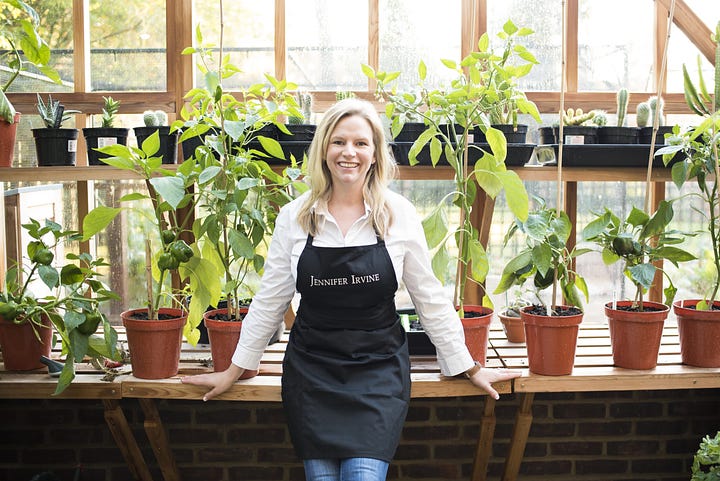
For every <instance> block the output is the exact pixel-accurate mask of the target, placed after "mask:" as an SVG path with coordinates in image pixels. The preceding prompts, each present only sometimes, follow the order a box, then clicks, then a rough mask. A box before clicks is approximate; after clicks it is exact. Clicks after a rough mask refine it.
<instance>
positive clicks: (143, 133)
mask: <svg viewBox="0 0 720 481" xmlns="http://www.w3.org/2000/svg"><path fill="white" fill-rule="evenodd" d="M133 130H134V131H135V137H137V145H138V147H142V143H143V142H144V141H145V139H147V138H148V137H150V135H152V134H153V133H154V132H155V131H158V132H159V135H160V149H159V150H158V151H157V153H156V154H155V156H156V157H160V156H162V163H163V164H177V150H178V149H177V142H178V137H180V132H179V131H177V130H176V131H175V132H173V133H170V127H169V126H167V125H166V126H160V127H135V128H134V129H133Z"/></svg>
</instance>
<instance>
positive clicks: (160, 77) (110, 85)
mask: <svg viewBox="0 0 720 481" xmlns="http://www.w3.org/2000/svg"><path fill="white" fill-rule="evenodd" d="M165 37H166V35H165V1H164V0H126V1H123V2H117V1H114V0H91V1H90V70H91V75H90V78H91V80H90V85H91V90H93V91H98V90H101V91H111V92H118V91H119V92H123V91H145V90H147V91H164V90H166V89H167V68H166V61H165V54H166V52H167V46H166V41H165Z"/></svg>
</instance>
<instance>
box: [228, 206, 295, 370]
mask: <svg viewBox="0 0 720 481" xmlns="http://www.w3.org/2000/svg"><path fill="white" fill-rule="evenodd" d="M291 221H292V219H291V214H290V210H289V209H285V208H283V209H281V210H280V213H279V214H278V217H277V219H276V221H275V230H274V232H273V236H272V239H271V241H270V247H269V249H268V254H267V259H266V261H265V272H264V273H263V276H262V282H261V284H260V289H259V290H258V292H257V294H256V295H255V296H254V297H253V300H252V302H251V303H250V308H249V310H248V314H247V315H246V316H245V319H244V320H243V327H242V330H241V332H240V340H239V341H238V345H237V347H236V349H235V353H234V354H233V357H232V362H233V364H235V365H237V366H240V367H242V368H244V369H257V368H258V366H259V365H260V359H261V358H262V355H263V352H264V350H265V348H266V347H267V344H268V341H269V340H270V338H271V337H272V335H273V334H274V333H275V331H276V330H277V327H278V325H279V324H280V323H281V322H283V318H284V315H285V312H286V311H287V309H288V306H289V305H290V301H291V300H292V298H293V295H294V294H295V279H294V277H293V275H292V271H291V269H290V263H291V251H292V244H293V242H292V238H291V225H290V224H291Z"/></svg>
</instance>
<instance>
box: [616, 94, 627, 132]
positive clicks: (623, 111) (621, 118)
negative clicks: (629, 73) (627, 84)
mask: <svg viewBox="0 0 720 481" xmlns="http://www.w3.org/2000/svg"><path fill="white" fill-rule="evenodd" d="M616 97H617V126H618V127H622V126H623V125H625V117H626V116H627V109H628V103H629V102H630V94H628V91H627V89H620V90H618V93H617V96H616Z"/></svg>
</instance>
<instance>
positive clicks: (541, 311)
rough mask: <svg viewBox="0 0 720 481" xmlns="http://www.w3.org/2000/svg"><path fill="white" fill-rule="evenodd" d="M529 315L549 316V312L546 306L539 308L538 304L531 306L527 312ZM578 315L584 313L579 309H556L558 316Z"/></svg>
mask: <svg viewBox="0 0 720 481" xmlns="http://www.w3.org/2000/svg"><path fill="white" fill-rule="evenodd" d="M525 312H526V313H528V314H533V315H535V316H547V310H546V309H545V306H539V305H537V304H533V305H532V306H530V308H529V309H526V310H525ZM578 314H582V311H581V310H580V309H578V308H577V307H568V308H563V307H560V308H556V309H555V314H554V315H556V316H576V315H578Z"/></svg>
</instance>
